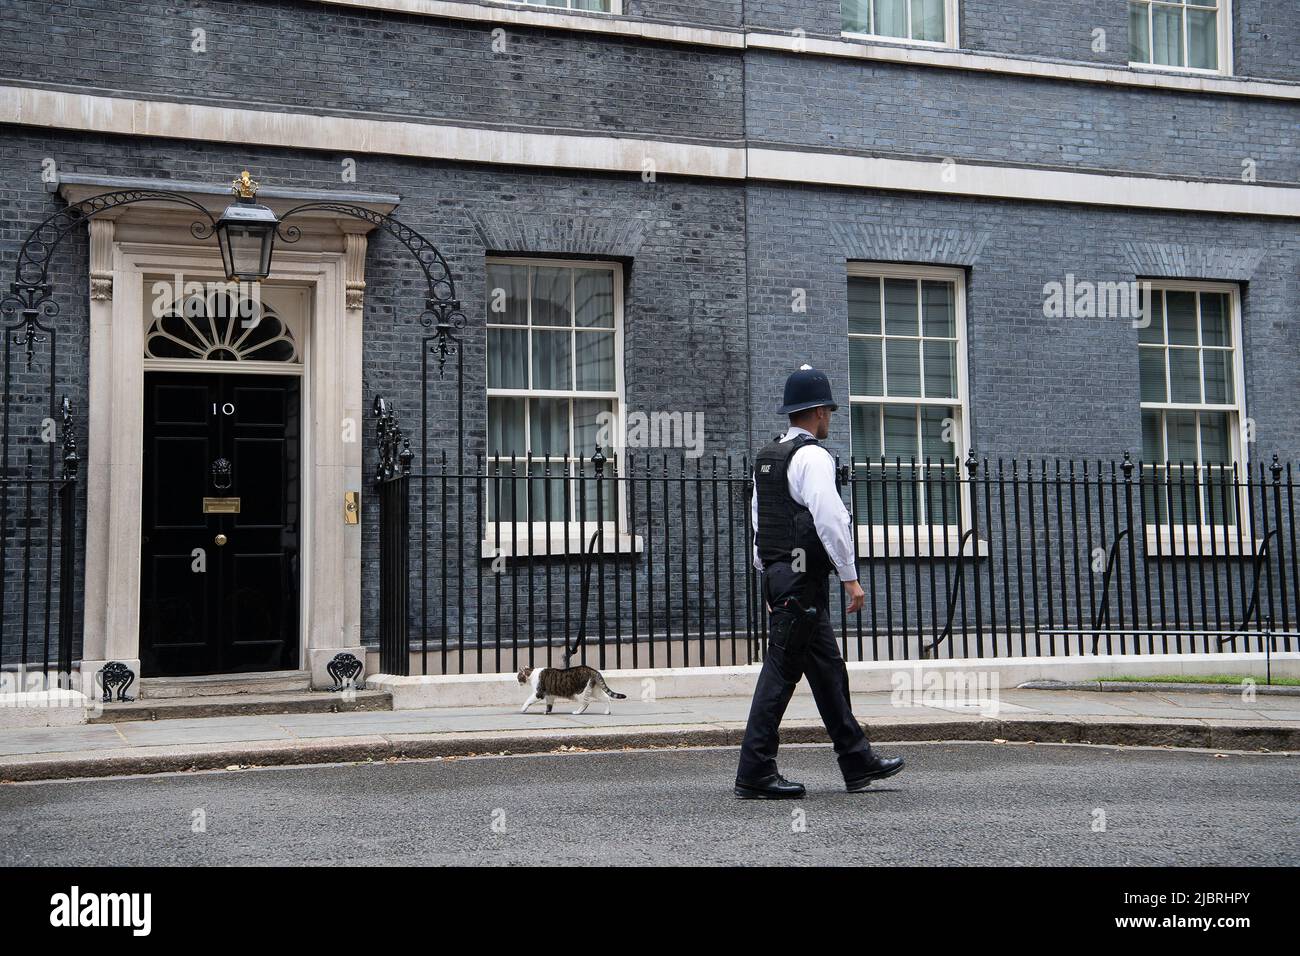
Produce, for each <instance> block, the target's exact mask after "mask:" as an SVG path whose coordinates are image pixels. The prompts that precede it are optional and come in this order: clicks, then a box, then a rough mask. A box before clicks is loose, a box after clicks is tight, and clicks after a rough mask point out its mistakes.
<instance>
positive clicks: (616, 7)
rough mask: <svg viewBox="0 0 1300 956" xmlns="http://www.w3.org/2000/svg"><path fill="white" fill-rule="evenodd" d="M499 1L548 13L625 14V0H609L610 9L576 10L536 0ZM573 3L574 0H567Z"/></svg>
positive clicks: (606, 15)
mask: <svg viewBox="0 0 1300 956" xmlns="http://www.w3.org/2000/svg"><path fill="white" fill-rule="evenodd" d="M496 2H497V3H501V4H504V5H506V6H511V7H529V8H532V9H536V10H542V11H546V12H548V13H559V14H565V13H592V14H595V15H596V16H601V17H618V16H622V15H623V0H609V9H608V10H576V9H574V8H573V7H572V6H563V7H558V6H552V5H551V4H548V3H537V2H535V0H496ZM566 2H567V3H569V4H572V3H573V2H574V0H566Z"/></svg>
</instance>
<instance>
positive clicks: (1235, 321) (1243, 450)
mask: <svg viewBox="0 0 1300 956" xmlns="http://www.w3.org/2000/svg"><path fill="white" fill-rule="evenodd" d="M1137 281H1138V282H1140V283H1142V284H1143V285H1144V286H1146V287H1147V288H1149V289H1150V291H1151V293H1152V294H1153V295H1154V294H1155V293H1156V292H1197V293H1207V292H1208V293H1210V294H1224V293H1226V294H1227V296H1228V308H1229V312H1230V315H1229V318H1228V327H1229V330H1230V334H1231V336H1232V378H1233V383H1232V386H1233V387H1232V398H1233V402H1232V403H1230V404H1220V403H1214V402H1204V401H1202V402H1174V401H1171V400H1169V399H1171V398H1172V378H1171V376H1172V371H1171V369H1170V366H1169V315H1168V308H1167V307H1166V308H1165V310H1164V316H1163V319H1162V321H1163V324H1164V335H1163V344H1161V345H1160V346H1159V347H1160V348H1161V350H1162V351H1163V352H1164V354H1165V385H1166V389H1167V391H1166V400H1165V401H1163V402H1152V401H1146V400H1144V399H1142V397H1141V393H1142V382H1141V355H1142V349H1143V348H1155V347H1157V346H1156V343H1147V344H1145V345H1144V344H1143V343H1141V342H1139V343H1138V345H1137V353H1138V360H1139V362H1138V366H1139V370H1138V406H1139V410H1138V422H1139V428H1140V427H1141V420H1142V416H1143V415H1144V414H1145V413H1146V412H1149V411H1154V412H1160V413H1161V417H1162V418H1161V430H1160V432H1161V433H1160V441H1161V447H1162V449H1163V450H1164V458H1163V459H1162V460H1160V461H1157V462H1150V461H1147V460H1146V449H1145V448H1144V449H1143V454H1142V464H1143V468H1144V470H1146V469H1149V468H1151V466H1153V465H1154V466H1155V467H1157V468H1168V467H1170V464H1169V462H1168V460H1167V458H1168V449H1169V431H1168V429H1169V426H1168V423H1167V422H1166V421H1165V420H1164V416H1165V415H1166V414H1167V413H1168V412H1193V413H1196V415H1197V426H1196V456H1197V460H1196V465H1195V467H1196V471H1197V473H1198V474H1197V482H1198V488H1199V487H1201V485H1200V482H1201V481H1203V480H1204V479H1203V477H1202V473H1203V472H1204V470H1205V468H1206V464H1205V461H1204V457H1203V454H1202V451H1201V425H1200V418H1199V416H1200V414H1201V413H1203V412H1209V413H1212V414H1213V413H1226V414H1227V415H1228V417H1229V421H1228V426H1229V427H1228V432H1229V441H1228V452H1229V455H1230V457H1231V461H1230V463H1229V467H1231V468H1234V469H1235V473H1236V474H1237V476H1238V480H1241V481H1245V480H1247V479H1248V476H1249V474H1250V472H1249V468H1250V449H1249V446H1248V445H1247V444H1246V442H1244V441H1242V434H1241V425H1242V422H1243V421H1245V420H1246V418H1247V417H1248V414H1247V407H1246V375H1245V364H1246V362H1245V338H1244V335H1243V328H1244V325H1245V323H1244V321H1243V316H1242V311H1241V286H1240V285H1239V284H1237V283H1235V282H1211V281H1204V282H1201V281H1193V280H1186V279H1148V278H1139V279H1138V280H1137ZM1200 301H1201V300H1200V296H1199V295H1198V296H1197V316H1196V336H1197V345H1196V350H1197V353H1198V361H1199V364H1200V370H1201V371H1200V374H1201V391H1202V398H1204V397H1205V396H1204V390H1205V362H1204V358H1203V356H1204V349H1205V344H1204V341H1203V340H1204V328H1203V325H1204V323H1203V320H1202V317H1201V306H1200ZM1140 477H1142V478H1144V479H1145V477H1146V476H1145V475H1142V476H1140ZM1236 499H1237V500H1236V501H1234V502H1233V506H1234V507H1233V516H1234V518H1233V521H1232V522H1226V521H1225V522H1215V521H1213V520H1209V519H1206V520H1202V521H1201V522H1200V526H1201V528H1202V529H1205V530H1208V529H1209V528H1210V527H1211V526H1213V527H1214V528H1215V529H1216V530H1223V531H1224V532H1225V533H1226V531H1227V530H1228V529H1235V528H1236V527H1237V520H1238V516H1240V515H1242V514H1243V513H1244V512H1243V508H1244V505H1245V501H1244V499H1243V494H1242V491H1241V490H1238V493H1237V495H1236ZM1198 510H1199V511H1200V512H1201V514H1202V515H1203V516H1204V513H1205V507H1204V503H1203V502H1202V504H1201V506H1200V508H1199V509H1198ZM1196 525H1197V522H1196V521H1194V520H1182V521H1179V520H1177V519H1175V517H1174V516H1173V515H1172V514H1169V515H1166V516H1165V518H1164V520H1160V519H1159V516H1158V515H1147V521H1146V527H1147V538H1148V542H1149V544H1150V545H1151V549H1152V550H1154V549H1155V538H1154V537H1153V536H1154V535H1158V536H1159V538H1160V541H1161V543H1163V545H1164V546H1163V548H1162V549H1161V550H1162V551H1163V553H1165V554H1169V553H1170V549H1172V548H1175V547H1176V546H1177V541H1176V540H1171V539H1170V531H1171V529H1174V530H1175V532H1177V529H1180V528H1188V529H1192V528H1195V527H1196ZM1178 537H1179V534H1178V533H1175V535H1174V538H1178ZM1207 540H1208V539H1207ZM1224 540H1225V541H1226V539H1224Z"/></svg>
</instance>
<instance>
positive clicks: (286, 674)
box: [127, 671, 311, 700]
mask: <svg viewBox="0 0 1300 956" xmlns="http://www.w3.org/2000/svg"><path fill="white" fill-rule="evenodd" d="M310 689H311V672H310V671H263V672H259V673H253V674H210V675H208V674H205V675H203V676H201V677H146V678H144V679H143V680H141V681H140V682H139V683H138V684H137V685H136V686H135V687H133V688H131V689H130V690H128V691H127V693H128V694H132V695H134V696H136V697H139V698H141V699H143V700H175V699H177V698H184V697H231V696H234V695H238V694H286V693H298V692H302V691H307V690H310Z"/></svg>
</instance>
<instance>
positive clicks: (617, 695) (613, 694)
mask: <svg viewBox="0 0 1300 956" xmlns="http://www.w3.org/2000/svg"><path fill="white" fill-rule="evenodd" d="M596 678H597V679H598V680H599V681H600V687H601V689H602V690H603V691H604V692H605V693H606V694H609V696H610V697H612V698H614V699H615V700H627V694H620V693H618V692H617V691H612V690H610V689H609V685H608V684H606V683H605V678H604V676H602V675H601V674H599V673H598V674H597V675H596Z"/></svg>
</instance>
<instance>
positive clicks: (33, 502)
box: [0, 456, 77, 689]
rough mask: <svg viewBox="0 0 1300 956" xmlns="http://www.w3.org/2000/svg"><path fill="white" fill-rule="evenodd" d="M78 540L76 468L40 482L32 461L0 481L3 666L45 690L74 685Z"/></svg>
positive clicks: (0, 652)
mask: <svg viewBox="0 0 1300 956" xmlns="http://www.w3.org/2000/svg"><path fill="white" fill-rule="evenodd" d="M76 536H77V476H76V472H75V470H72V471H69V472H65V474H64V475H62V476H61V477H58V478H41V477H35V468H34V467H33V464H32V462H31V460H30V456H29V458H28V461H27V462H26V464H25V466H24V467H23V469H22V472H21V476H19V477H13V476H4V475H0V668H2V669H3V670H5V671H9V672H23V673H27V674H31V673H36V672H39V673H40V674H41V675H42V681H41V686H46V687H50V686H61V687H70V686H71V677H70V675H71V672H72V661H73V651H74V648H73V644H74V640H75V636H76V585H77V581H76V561H77V546H76ZM52 675H53V677H52ZM29 686H31V685H29V684H28V683H26V682H24V684H23V685H22V687H23V689H27V688H28V687H29Z"/></svg>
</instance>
